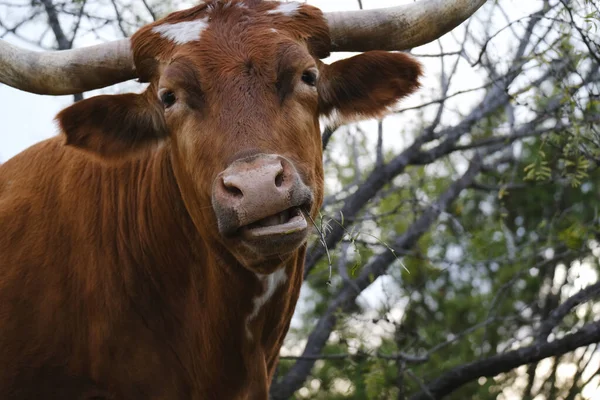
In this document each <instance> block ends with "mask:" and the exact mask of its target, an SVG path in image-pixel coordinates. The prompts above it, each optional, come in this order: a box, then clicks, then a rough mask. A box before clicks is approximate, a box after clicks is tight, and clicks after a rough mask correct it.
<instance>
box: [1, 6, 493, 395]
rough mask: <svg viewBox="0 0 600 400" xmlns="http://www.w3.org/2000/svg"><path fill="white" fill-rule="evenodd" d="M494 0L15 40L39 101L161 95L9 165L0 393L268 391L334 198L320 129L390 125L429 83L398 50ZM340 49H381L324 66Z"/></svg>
mask: <svg viewBox="0 0 600 400" xmlns="http://www.w3.org/2000/svg"><path fill="white" fill-rule="evenodd" d="M484 2H485V0H479V1H475V0H453V1H448V0H426V1H421V2H418V3H415V4H411V5H409V6H402V7H395V8H392V9H387V10H383V11H381V10H375V11H369V12H352V13H332V14H327V15H324V14H322V13H321V12H320V11H319V10H318V9H316V8H314V7H312V6H309V5H306V4H300V3H280V2H277V1H260V0H229V1H217V0H208V1H207V2H205V3H201V4H200V5H198V6H196V7H194V8H191V9H189V10H185V11H180V12H175V13H173V14H170V15H169V16H167V17H166V18H164V19H162V20H159V21H157V22H155V23H152V24H150V25H148V26H145V27H144V28H142V29H140V30H139V31H138V32H137V33H136V34H135V35H134V36H133V37H132V38H131V39H130V40H126V41H120V42H114V43H109V44H106V45H102V46H96V47H93V48H89V49H83V50H74V51H70V52H57V53H43V54H40V53H31V52H26V51H24V50H21V49H18V48H15V47H13V46H10V45H8V44H7V43H4V42H0V82H4V83H6V84H9V85H11V86H14V87H17V88H20V89H23V90H27V91H31V92H36V93H46V94H64V93H77V92H80V91H84V90H90V89H94V88H99V87H103V86H106V85H110V84H113V83H116V82H119V81H123V80H127V79H130V78H133V77H138V78H139V79H140V80H141V81H142V82H147V83H148V84H149V86H148V88H147V89H146V90H145V91H144V92H143V93H141V94H120V95H112V96H98V97H93V98H90V99H87V100H84V101H81V102H78V103H76V104H74V105H72V106H70V107H68V108H67V109H65V110H63V111H62V112H61V113H60V114H59V115H58V116H57V121H58V124H59V126H60V134H59V136H57V137H55V138H52V139H50V140H47V141H44V142H42V143H39V144H37V145H35V146H33V147H31V148H29V149H27V150H25V151H24V152H22V153H21V154H19V155H17V156H16V157H14V158H12V159H10V160H8V161H7V162H6V163H4V164H3V165H2V166H1V167H0V398H1V399H6V400H7V399H67V400H70V399H73V400H74V399H78V400H82V399H126V400H132V399H164V400H173V399H198V400H211V399H214V400H242V399H244V400H254V399H263V400H264V399H267V397H268V385H269V382H270V379H271V377H272V375H273V373H274V368H275V365H276V363H277V357H278V352H279V349H280V347H281V345H282V342H283V339H284V337H285V335H286V332H287V330H288V326H289V324H290V320H291V317H292V313H293V311H294V307H295V304H296V300H297V298H298V295H299V291H300V286H301V283H302V268H303V262H304V256H305V251H306V238H307V235H308V233H309V231H310V229H309V228H310V220H311V218H315V217H316V215H317V212H318V210H319V207H320V205H321V201H322V198H323V165H322V152H321V138H320V132H319V118H320V117H322V116H334V117H335V118H339V119H341V120H348V119H358V118H365V117H372V116H378V115H381V114H382V113H383V112H384V111H385V110H386V109H387V108H388V107H389V106H391V105H393V104H394V103H395V102H396V101H398V100H399V99H400V98H402V97H404V96H406V95H408V94H409V93H411V92H413V91H414V90H415V89H416V88H417V87H418V78H419V76H420V74H421V69H420V66H419V64H418V63H417V62H416V61H415V60H414V59H413V58H411V57H410V56H408V55H406V54H403V53H391V52H385V51H382V50H401V49H406V48H409V47H412V46H416V45H419V44H423V43H426V42H429V41H431V40H434V39H435V38H437V37H439V36H440V35H441V34H443V33H444V32H447V31H448V30H450V29H452V28H453V27H454V26H456V25H457V24H459V23H460V22H462V21H463V20H464V19H466V18H467V17H468V16H469V15H471V14H472V13H473V12H474V11H475V10H476V9H477V8H478V7H480V6H481V5H482V4H483V3H484ZM342 50H343V51H367V52H365V53H363V54H360V55H358V56H355V57H352V58H349V59H345V60H342V61H338V62H335V63H333V64H331V65H326V64H324V63H322V62H321V61H320V59H321V58H324V57H326V56H328V55H329V53H330V52H331V51H342Z"/></svg>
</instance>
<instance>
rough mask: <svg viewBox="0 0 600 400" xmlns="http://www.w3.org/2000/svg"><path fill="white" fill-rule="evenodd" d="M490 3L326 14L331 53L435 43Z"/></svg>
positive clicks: (444, 0) (465, 0) (457, 1)
mask: <svg viewBox="0 0 600 400" xmlns="http://www.w3.org/2000/svg"><path fill="white" fill-rule="evenodd" d="M486 1H487V0H423V1H418V2H416V3H412V4H406V5H402V6H396V7H389V8H380V9H375V10H360V11H339V12H329V13H325V17H326V18H327V21H328V23H329V30H330V34H331V42H332V48H331V51H369V50H407V49H410V48H412V47H417V46H420V45H423V44H425V43H429V42H432V41H434V40H436V39H437V38H439V37H440V36H442V35H444V34H445V33H447V32H449V31H451V30H452V29H454V28H455V27H457V26H458V25H460V24H461V23H462V22H463V21H465V20H466V19H467V18H469V17H470V16H471V15H472V14H473V13H474V12H475V11H477V10H478V9H479V7H481V6H482V5H483V4H485V2H486Z"/></svg>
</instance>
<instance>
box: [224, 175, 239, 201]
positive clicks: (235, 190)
mask: <svg viewBox="0 0 600 400" xmlns="http://www.w3.org/2000/svg"><path fill="white" fill-rule="evenodd" d="M223 189H225V192H226V193H227V194H229V195H231V196H233V197H243V196H244V193H243V192H242V190H241V189H240V188H239V187H237V186H236V185H234V184H233V183H231V182H227V181H226V180H225V179H223Z"/></svg>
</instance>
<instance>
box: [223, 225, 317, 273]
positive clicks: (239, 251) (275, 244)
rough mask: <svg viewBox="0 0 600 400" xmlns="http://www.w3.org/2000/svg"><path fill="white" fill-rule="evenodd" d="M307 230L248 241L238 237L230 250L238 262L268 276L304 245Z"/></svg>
mask: <svg viewBox="0 0 600 400" xmlns="http://www.w3.org/2000/svg"><path fill="white" fill-rule="evenodd" d="M307 237H308V229H303V230H301V231H296V232H293V233H289V234H282V235H276V236H275V235H273V236H268V237H261V238H257V239H252V240H248V239H246V238H243V237H240V238H238V239H237V240H235V241H236V242H237V243H235V245H234V246H232V248H233V249H234V253H235V256H236V258H237V259H238V261H240V263H241V264H242V265H244V266H245V267H246V268H248V269H250V270H252V271H254V272H256V273H260V274H270V273H272V272H274V271H275V270H277V269H279V268H280V267H282V266H283V264H286V263H288V261H290V260H291V259H292V258H294V256H295V255H296V252H297V250H298V249H300V248H302V247H303V246H304V245H305V244H306V238H307Z"/></svg>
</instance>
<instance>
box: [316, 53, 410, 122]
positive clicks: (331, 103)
mask: <svg viewBox="0 0 600 400" xmlns="http://www.w3.org/2000/svg"><path fill="white" fill-rule="evenodd" d="M320 69H321V79H320V80H319V87H318V89H319V112H320V114H321V115H322V116H324V117H325V118H331V119H334V122H336V123H338V124H342V123H345V122H349V121H353V120H359V119H365V118H372V117H380V116H382V115H383V114H385V112H386V111H388V109H389V107H390V106H393V105H394V104H395V103H396V102H397V101H398V100H400V99H401V98H403V97H405V96H407V95H409V94H411V93H413V92H414V91H415V90H416V89H417V88H418V87H419V77H420V76H421V64H419V62H418V61H416V60H415V59H414V58H412V57H411V56H409V55H407V54H405V53H388V52H385V51H369V52H366V53H363V54H360V55H357V56H355V57H351V58H347V59H345V60H340V61H336V62H334V63H333V64H331V65H322V66H321V68H320Z"/></svg>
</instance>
